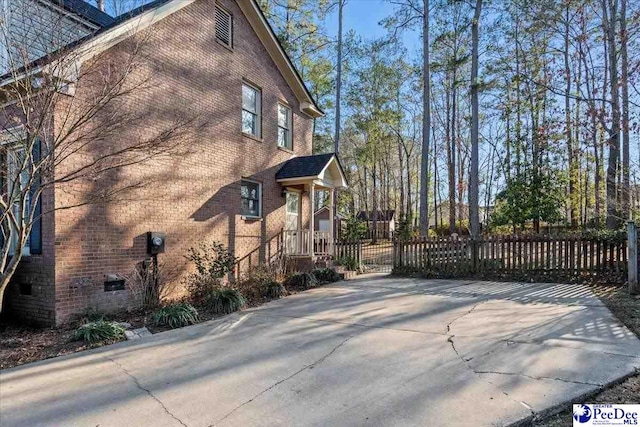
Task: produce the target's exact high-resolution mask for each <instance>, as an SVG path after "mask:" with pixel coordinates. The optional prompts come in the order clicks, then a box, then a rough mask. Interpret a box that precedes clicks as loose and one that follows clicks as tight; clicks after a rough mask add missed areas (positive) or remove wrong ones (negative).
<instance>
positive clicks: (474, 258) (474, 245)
mask: <svg viewBox="0 0 640 427" xmlns="http://www.w3.org/2000/svg"><path fill="white" fill-rule="evenodd" d="M470 242H471V270H472V271H471V272H472V273H477V272H478V264H479V257H478V240H477V237H472V238H471V240H470Z"/></svg>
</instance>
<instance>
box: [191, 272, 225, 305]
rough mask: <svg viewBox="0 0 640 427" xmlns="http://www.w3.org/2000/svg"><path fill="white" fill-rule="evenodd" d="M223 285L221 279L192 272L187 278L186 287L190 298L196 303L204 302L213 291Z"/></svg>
mask: <svg viewBox="0 0 640 427" xmlns="http://www.w3.org/2000/svg"><path fill="white" fill-rule="evenodd" d="M220 286H221V281H220V279H216V278H213V277H206V276H201V275H199V274H191V275H189V276H188V277H187V278H186V282H185V288H186V289H187V292H188V293H189V299H190V300H191V301H192V302H194V303H196V304H203V303H204V302H205V301H206V299H207V298H208V297H209V295H211V293H212V292H213V291H215V290H216V289H219V288H220Z"/></svg>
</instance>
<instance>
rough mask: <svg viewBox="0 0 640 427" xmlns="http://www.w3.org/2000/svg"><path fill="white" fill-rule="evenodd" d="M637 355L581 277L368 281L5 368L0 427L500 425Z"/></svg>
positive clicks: (605, 377)
mask: <svg viewBox="0 0 640 427" xmlns="http://www.w3.org/2000/svg"><path fill="white" fill-rule="evenodd" d="M638 354H640V342H639V341H638V340H637V338H635V336H634V335H633V334H632V333H631V332H629V331H628V330H627V329H626V328H625V327H623V326H622V325H620V324H619V323H618V322H617V320H616V319H615V318H614V317H613V316H612V315H611V314H610V313H609V311H608V310H607V309H606V308H605V307H604V306H603V305H602V304H601V303H600V301H599V300H598V299H597V298H595V297H594V296H593V295H592V294H591V293H590V291H589V289H588V288H587V287H584V286H579V285H571V286H569V285H549V284H517V283H498V282H496V283H494V282H476V281H454V280H418V279H396V278H391V277H388V276H384V277H380V276H374V277H366V278H360V279H357V280H354V281H350V282H340V283H338V284H335V285H332V286H327V287H323V288H318V289H314V290H311V291H308V292H305V293H302V294H298V295H295V296H292V297H289V298H286V299H282V300H279V301H274V302H272V303H269V304H267V305H265V306H262V307H259V308H257V309H252V310H248V311H245V312H241V313H236V314H234V315H231V316H228V317H226V318H223V319H219V320H215V321H211V322H207V323H204V324H200V325H196V326H192V327H188V328H183V329H181V330H176V331H170V332H165V333H161V334H158V335H155V336H153V337H150V338H149V339H145V340H139V341H133V342H127V343H121V344H117V345H114V346H109V347H105V348H101V349H96V350H94V351H90V352H85V353H79V354H74V355H70V356H66V357H61V358H58V359H53V360H48V361H44V362H39V363H35V364H31V365H25V366H22V367H18V368H14V369H9V370H6V371H3V372H2V373H0V411H1V417H2V419H1V420H2V425H3V426H14V425H15V426H18V425H20V426H24V425H30V426H35V425H52V426H53V425H56V426H59V425H98V424H100V425H101V426H110V425H113V426H116V425H118V426H120V425H128V426H147V425H148V426H163V425H167V426H173V425H177V426H179V425H183V426H184V425H187V426H210V425H228V426H237V425H242V426H251V425H270V426H273V425H295V426H307V425H327V426H335V425H341V426H344V425H347V426H349V425H354V426H356V425H357V426H361V425H384V426H389V425H391V426H393V425H398V426H407V425H439V426H463V425H470V424H469V422H471V423H472V425H474V426H475V425H477V426H483V425H487V426H488V425H508V424H510V423H513V422H516V421H518V420H520V419H522V418H525V417H528V416H531V415H532V414H534V413H536V412H540V411H544V410H545V409H547V408H549V407H551V406H554V405H556V404H558V403H560V402H561V401H566V400H567V399H571V398H574V397H575V398H577V397H578V396H581V395H583V394H584V393H587V392H590V391H593V390H595V389H597V388H598V387H599V386H600V385H602V384H606V383H608V382H610V381H612V380H614V379H615V378H617V377H620V376H622V375H626V374H628V373H630V372H633V370H634V369H635V368H636V367H637V366H638V365H640V359H638V358H637V357H636V356H637V355H638ZM464 408H473V411H471V412H470V411H469V410H468V409H467V410H465V409H464ZM470 417H471V418H470Z"/></svg>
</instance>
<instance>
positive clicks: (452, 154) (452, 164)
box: [447, 69, 457, 234]
mask: <svg viewBox="0 0 640 427" xmlns="http://www.w3.org/2000/svg"><path fill="white" fill-rule="evenodd" d="M456 96H457V95H456V72H455V69H454V72H453V79H452V83H451V121H450V126H451V130H450V131H449V132H450V135H451V143H450V144H449V145H448V147H447V148H448V149H447V155H448V160H449V165H448V166H449V232H450V233H451V234H453V233H455V232H456Z"/></svg>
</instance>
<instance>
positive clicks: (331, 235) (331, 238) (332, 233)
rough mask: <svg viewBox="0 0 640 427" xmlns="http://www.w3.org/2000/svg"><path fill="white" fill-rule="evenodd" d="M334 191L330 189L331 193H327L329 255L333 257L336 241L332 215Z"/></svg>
mask: <svg viewBox="0 0 640 427" xmlns="http://www.w3.org/2000/svg"><path fill="white" fill-rule="evenodd" d="M335 191H336V190H335V189H334V188H332V189H331V191H330V192H329V253H330V254H331V255H333V256H335V253H334V252H333V248H334V246H333V242H334V240H335V239H336V234H335V230H334V228H335V217H334V215H333V210H334V203H335V200H334V197H335V196H334V193H335Z"/></svg>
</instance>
